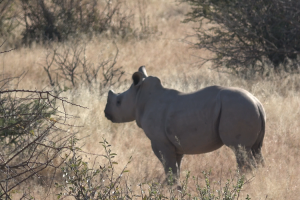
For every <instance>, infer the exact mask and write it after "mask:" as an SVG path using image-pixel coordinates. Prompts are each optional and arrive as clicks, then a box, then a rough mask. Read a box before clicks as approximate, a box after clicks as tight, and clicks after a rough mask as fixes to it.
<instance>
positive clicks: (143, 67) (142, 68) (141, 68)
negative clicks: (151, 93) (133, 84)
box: [139, 66, 148, 78]
mask: <svg viewBox="0 0 300 200" xmlns="http://www.w3.org/2000/svg"><path fill="white" fill-rule="evenodd" d="M139 72H141V73H142V74H143V76H144V77H143V78H146V77H148V75H147V72H146V68H145V66H140V68H139Z"/></svg>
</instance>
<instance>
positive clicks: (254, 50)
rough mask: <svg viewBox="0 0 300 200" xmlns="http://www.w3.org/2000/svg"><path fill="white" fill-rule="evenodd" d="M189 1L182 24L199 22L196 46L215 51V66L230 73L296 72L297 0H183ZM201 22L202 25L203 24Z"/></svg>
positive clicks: (298, 46) (298, 44)
mask: <svg viewBox="0 0 300 200" xmlns="http://www.w3.org/2000/svg"><path fill="white" fill-rule="evenodd" d="M182 2H188V3H189V4H190V5H191V12H189V13H188V14H187V17H186V20H185V22H189V21H193V22H196V23H197V24H198V26H197V27H196V28H195V32H196V34H197V37H198V42H197V43H195V47H197V48H200V49H206V50H209V51H211V52H213V53H214V56H213V57H211V58H203V61H204V62H207V61H211V62H212V63H213V64H214V65H213V66H214V67H216V68H227V69H230V71H232V72H234V73H249V72H251V73H252V74H253V73H259V74H266V69H267V68H273V69H274V70H275V71H276V72H280V71H281V69H283V70H284V71H287V72H298V71H299V64H298V63H299V62H298V55H299V53H300V13H299V9H300V2H299V1H298V0H274V1H269V0H255V1H248V0H230V1H227V0H226V1H224V0H182ZM204 25H205V26H204Z"/></svg>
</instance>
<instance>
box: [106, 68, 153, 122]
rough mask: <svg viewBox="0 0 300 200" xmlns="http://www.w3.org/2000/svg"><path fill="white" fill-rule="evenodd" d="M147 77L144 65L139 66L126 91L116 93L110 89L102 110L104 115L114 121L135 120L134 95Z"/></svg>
mask: <svg viewBox="0 0 300 200" xmlns="http://www.w3.org/2000/svg"><path fill="white" fill-rule="evenodd" d="M147 77H148V75H147V72H146V69H145V67H144V66H141V67H140V68H139V70H138V72H135V73H134V74H133V75H132V81H133V83H132V85H131V86H130V88H129V89H128V90H127V91H125V92H123V93H119V94H116V93H114V92H113V91H112V90H110V91H109V92H108V97H107V104H106V107H105V110H104V113H105V117H106V118H107V119H109V120H111V121H112V122H115V123H121V122H130V121H133V120H135V97H136V94H137V90H138V88H139V87H140V86H141V84H142V83H143V80H144V79H145V78H147Z"/></svg>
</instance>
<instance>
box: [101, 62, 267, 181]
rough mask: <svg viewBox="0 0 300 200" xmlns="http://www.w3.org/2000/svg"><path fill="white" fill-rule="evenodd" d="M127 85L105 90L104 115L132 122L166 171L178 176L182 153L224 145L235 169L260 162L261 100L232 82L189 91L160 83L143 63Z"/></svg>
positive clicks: (263, 121)
mask: <svg viewBox="0 0 300 200" xmlns="http://www.w3.org/2000/svg"><path fill="white" fill-rule="evenodd" d="M132 81H133V83H132V84H131V86H130V88H129V89H128V90H127V91H125V92H123V93H120V94H116V93H114V92H113V91H112V90H110V91H109V92H108V98H107V104H106V107H105V110H104V113H105V117H106V118H107V119H108V120H110V121H111V122H113V123H123V122H131V121H134V120H135V121H136V124H137V125H138V126H139V127H140V128H142V129H143V131H144V132H145V134H146V136H147V137H148V138H149V139H150V141H151V147H152V150H153V152H154V154H155V155H156V156H157V158H158V159H159V160H160V161H161V163H162V164H163V167H164V170H165V173H166V175H167V176H168V174H169V173H170V172H171V173H173V175H175V177H176V178H177V179H178V178H179V175H180V163H181V160H182V158H183V155H184V154H202V153H207V152H211V151H214V150H216V149H219V148H220V147H222V146H223V145H226V146H228V147H230V148H231V149H232V150H233V152H234V153H235V156H236V160H237V165H238V168H239V169H241V170H246V171H247V170H252V169H254V168H255V167H257V166H259V165H262V166H263V165H264V159H263V156H262V151H261V150H262V145H263V139H264V135H265V123H266V114H265V111H264V108H263V106H262V104H261V103H260V101H259V100H258V99H257V98H256V97H254V96H253V95H252V94H251V93H249V92H248V91H246V90H244V89H241V88H235V87H222V86H209V87H206V88H203V89H201V90H198V91H196V92H192V93H187V94H186V93H182V92H179V91H177V90H174V89H168V88H164V87H163V86H162V84H161V81H160V79H159V78H157V77H154V76H148V75H147V72H146V69H145V67H144V66H141V67H140V68H139V70H138V71H137V72H135V73H134V74H133V75H132Z"/></svg>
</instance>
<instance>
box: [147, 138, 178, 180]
mask: <svg viewBox="0 0 300 200" xmlns="http://www.w3.org/2000/svg"><path fill="white" fill-rule="evenodd" d="M151 146H152V150H153V152H154V154H155V155H156V156H157V158H158V159H159V160H160V162H161V163H162V164H163V166H164V170H165V174H166V176H167V180H168V179H169V178H170V170H171V172H172V174H173V175H172V176H173V180H174V182H177V180H178V178H179V168H178V166H177V165H176V163H177V160H181V158H182V156H179V157H178V156H177V154H176V149H175V147H174V146H173V145H172V144H170V143H163V142H157V141H151ZM180 157H181V158H180ZM179 158H180V159H179ZM168 183H169V181H168Z"/></svg>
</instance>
